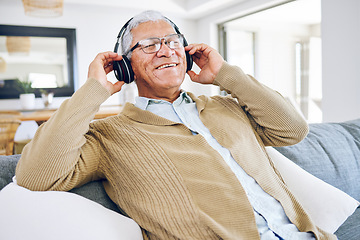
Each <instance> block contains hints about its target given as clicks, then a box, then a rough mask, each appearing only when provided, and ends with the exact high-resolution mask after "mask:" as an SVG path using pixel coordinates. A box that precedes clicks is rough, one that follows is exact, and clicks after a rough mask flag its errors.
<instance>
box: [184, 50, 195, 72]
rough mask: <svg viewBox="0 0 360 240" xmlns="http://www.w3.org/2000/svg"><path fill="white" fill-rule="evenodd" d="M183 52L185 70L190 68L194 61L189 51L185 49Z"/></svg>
mask: <svg viewBox="0 0 360 240" xmlns="http://www.w3.org/2000/svg"><path fill="white" fill-rule="evenodd" d="M185 54H186V72H187V71H190V70H191V68H192V66H193V63H194V61H193V58H192V56H191V55H190V53H189V51H186V52H185Z"/></svg>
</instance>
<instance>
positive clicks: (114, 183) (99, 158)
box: [16, 63, 335, 240]
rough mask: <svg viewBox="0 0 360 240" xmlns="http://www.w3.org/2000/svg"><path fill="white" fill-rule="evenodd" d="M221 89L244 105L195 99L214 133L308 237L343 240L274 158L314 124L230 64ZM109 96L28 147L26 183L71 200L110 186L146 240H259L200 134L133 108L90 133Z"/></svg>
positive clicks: (78, 101) (85, 97) (89, 100)
mask: <svg viewBox="0 0 360 240" xmlns="http://www.w3.org/2000/svg"><path fill="white" fill-rule="evenodd" d="M215 84H217V85H219V86H220V87H221V88H222V89H225V90H226V91H228V92H229V93H231V95H232V97H234V98H232V97H219V96H216V97H211V98H209V97H205V96H200V97H198V98H197V97H195V96H194V95H191V98H193V99H194V100H195V101H196V105H197V108H198V111H199V115H200V118H201V120H202V122H203V123H204V124H205V126H206V127H207V128H208V129H209V130H210V132H211V134H212V135H213V136H214V137H215V138H216V140H217V141H218V142H219V143H220V144H221V145H222V146H224V147H226V148H227V149H229V150H230V152H231V154H232V156H233V157H234V159H235V160H236V161H237V162H238V163H239V164H240V166H241V167H242V168H243V169H244V170H245V171H246V172H247V173H248V174H249V175H251V176H252V177H253V178H255V179H256V181H257V182H258V183H259V184H260V186H261V187H262V188H263V189H264V190H265V191H266V192H268V193H269V194H270V195H272V196H273V197H275V198H276V199H277V200H279V201H280V203H281V204H282V205H283V207H284V209H285V212H286V214H287V216H288V217H289V219H290V220H291V221H292V222H293V223H294V224H295V225H296V226H297V227H298V228H299V229H300V231H312V232H314V233H315V235H316V236H317V238H318V239H333V238H334V239H335V236H334V235H331V234H328V233H325V232H323V231H322V230H321V229H319V228H317V227H316V226H314V225H313V223H312V221H311V219H309V217H308V215H307V214H306V213H305V212H304V210H303V208H302V207H301V205H300V204H299V203H298V202H297V201H296V200H295V198H294V197H293V195H292V194H291V193H290V192H289V190H288V189H287V187H286V186H285V184H284V183H283V181H282V179H281V177H279V176H278V174H277V171H276V170H275V169H274V166H273V164H272V162H271V161H270V160H269V159H268V156H267V154H266V152H265V151H264V146H265V145H271V146H282V145H289V144H295V143H297V142H299V141H300V140H301V139H303V138H304V136H305V135H306V134H307V130H308V129H307V124H306V123H305V121H304V120H303V119H302V118H301V117H300V116H299V115H298V114H297V112H296V111H295V110H294V109H293V107H292V106H290V105H289V104H287V103H286V101H284V99H283V98H282V97H281V96H280V95H279V94H278V93H276V92H275V91H273V90H270V89H269V88H267V87H265V86H263V85H262V84H260V83H259V82H257V81H256V80H255V79H253V78H251V77H249V76H247V75H245V74H244V73H243V72H242V71H241V70H240V69H239V68H237V67H233V66H230V65H228V64H226V63H225V64H224V65H223V66H222V68H221V71H220V73H219V74H218V76H217V77H216V79H215ZM109 96H110V95H109V93H108V92H107V91H106V90H105V89H104V88H103V87H102V86H101V85H100V84H99V83H98V82H97V81H96V80H94V79H88V81H87V82H86V83H85V84H84V85H83V86H82V87H81V88H80V89H79V90H78V91H77V92H76V93H75V94H74V96H73V97H72V98H71V99H69V100H67V101H65V102H64V103H63V104H62V106H61V107H60V109H59V110H58V111H57V112H56V113H55V114H54V116H53V117H52V118H51V119H50V120H49V121H48V122H46V123H45V124H43V125H41V127H40V128H39V129H38V131H37V133H36V135H35V137H34V139H33V140H32V141H31V143H29V144H28V145H27V146H26V147H25V149H24V152H23V154H22V157H21V159H20V162H19V164H18V166H17V169H16V177H17V181H18V183H19V184H20V185H22V186H24V187H27V188H29V189H32V190H61V191H67V190H69V189H71V188H74V187H76V186H79V185H81V184H84V183H86V182H88V181H91V180H95V179H104V186H105V189H106V191H107V193H108V195H109V196H110V198H111V199H112V200H113V201H114V202H115V203H117V204H118V205H119V206H120V207H121V208H122V210H124V211H125V212H126V214H127V215H129V216H130V217H131V218H133V219H134V220H135V221H136V222H137V223H138V224H139V225H140V226H141V228H142V229H143V236H144V238H145V239H186V240H189V239H206V240H208V239H259V233H258V231H257V227H256V224H255V218H254V213H253V210H252V207H251V205H250V203H249V201H248V199H247V197H246V194H245V192H244V189H243V188H242V186H241V184H240V183H239V181H238V180H237V178H236V177H235V175H234V174H233V173H232V171H231V170H230V168H229V167H228V166H227V164H226V163H225V162H224V161H223V159H222V158H221V156H220V155H219V154H218V153H217V152H216V151H215V150H214V149H212V148H211V147H210V146H209V145H208V143H207V142H206V140H205V139H204V138H203V137H202V136H201V135H200V134H199V135H192V134H191V132H190V130H189V129H188V128H187V127H185V126H184V125H183V124H179V123H174V122H171V121H169V120H167V119H164V118H161V117H159V116H156V115H154V114H152V113H151V112H148V111H143V110H140V109H138V108H136V107H135V106H134V105H132V104H129V103H128V104H126V106H125V107H124V110H123V111H122V113H120V114H119V115H118V116H115V117H110V118H107V119H104V120H99V121H95V122H92V123H91V124H90V122H91V120H92V118H93V117H94V115H95V113H96V112H97V110H98V109H99V106H100V104H101V103H103V102H104V101H105V100H106V99H107V98H108V97H109ZM236 98H237V100H236ZM59 224H60V223H59ZM64 230H65V229H64Z"/></svg>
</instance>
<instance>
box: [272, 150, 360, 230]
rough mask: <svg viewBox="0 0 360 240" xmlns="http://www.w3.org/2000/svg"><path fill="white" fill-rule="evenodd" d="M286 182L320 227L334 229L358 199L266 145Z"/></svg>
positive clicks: (343, 219) (355, 204) (352, 210)
mask: <svg viewBox="0 0 360 240" xmlns="http://www.w3.org/2000/svg"><path fill="white" fill-rule="evenodd" d="M266 151H267V153H268V154H269V156H270V158H271V160H272V161H273V162H274V164H275V166H276V168H277V169H278V170H279V172H280V174H281V176H282V178H283V179H284V181H285V183H286V184H287V186H288V187H289V189H290V190H291V191H292V193H293V194H294V195H295V197H296V198H297V199H298V201H299V202H300V203H301V204H302V206H303V207H304V209H305V210H306V211H307V212H308V214H309V215H310V217H311V218H312V219H313V221H314V223H315V224H316V225H317V226H318V227H320V228H321V229H323V230H325V231H327V232H330V233H334V232H335V231H336V230H337V229H338V228H339V227H340V226H341V225H342V224H343V223H344V222H345V221H346V219H347V218H348V217H349V216H350V215H352V214H353V213H354V211H355V210H356V208H357V207H358V206H359V202H358V201H356V200H355V199H354V198H352V197H351V196H349V195H348V194H346V193H345V192H343V191H341V190H340V189H337V188H335V187H333V186H331V185H330V184H328V183H326V182H324V181H322V180H321V179H319V178H317V177H315V176H313V175H311V174H310V173H308V172H306V171H305V170H304V169H302V168H301V167H299V166H298V165H296V164H295V163H294V162H292V161H291V160H289V159H288V158H286V157H285V156H284V155H282V154H281V153H280V152H278V151H277V150H275V149H274V148H272V147H266Z"/></svg>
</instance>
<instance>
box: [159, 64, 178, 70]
mask: <svg viewBox="0 0 360 240" xmlns="http://www.w3.org/2000/svg"><path fill="white" fill-rule="evenodd" d="M176 66H177V64H176V63H170V64H164V65H161V66H159V67H157V68H156V69H159V70H160V69H164V68H169V67H176Z"/></svg>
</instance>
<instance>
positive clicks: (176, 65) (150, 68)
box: [131, 21, 186, 99]
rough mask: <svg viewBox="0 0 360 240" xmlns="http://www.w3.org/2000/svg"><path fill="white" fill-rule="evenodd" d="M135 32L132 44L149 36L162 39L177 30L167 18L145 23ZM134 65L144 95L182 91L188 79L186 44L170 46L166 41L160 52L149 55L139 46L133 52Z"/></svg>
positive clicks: (136, 78) (166, 95) (156, 95)
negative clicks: (185, 80) (183, 84)
mask: <svg viewBox="0 0 360 240" xmlns="http://www.w3.org/2000/svg"><path fill="white" fill-rule="evenodd" d="M131 32H132V34H133V42H132V45H131V46H134V45H135V44H136V43H137V42H138V41H140V40H143V39H146V38H151V37H158V38H162V37H165V36H168V35H170V34H174V33H176V32H175V30H174V28H173V27H172V26H171V25H170V24H169V23H167V22H165V21H157V22H152V21H149V22H145V23H141V24H139V25H138V26H137V27H136V28H133V29H132V30H131ZM131 66H132V68H133V70H134V74H135V81H136V84H137V86H138V89H139V95H140V96H144V97H148V98H156V99H159V98H162V99H164V98H165V99H166V98H168V95H169V93H172V94H174V92H178V91H179V90H180V85H181V84H182V82H183V81H184V77H185V73H186V56H185V50H184V48H183V47H181V48H177V49H170V48H169V47H168V46H167V45H166V44H165V43H162V44H161V48H160V50H159V51H158V52H156V53H150V54H147V53H145V52H143V51H142V49H141V48H140V47H138V48H136V49H135V50H134V51H133V53H132V57H131ZM164 66H167V67H164Z"/></svg>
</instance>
